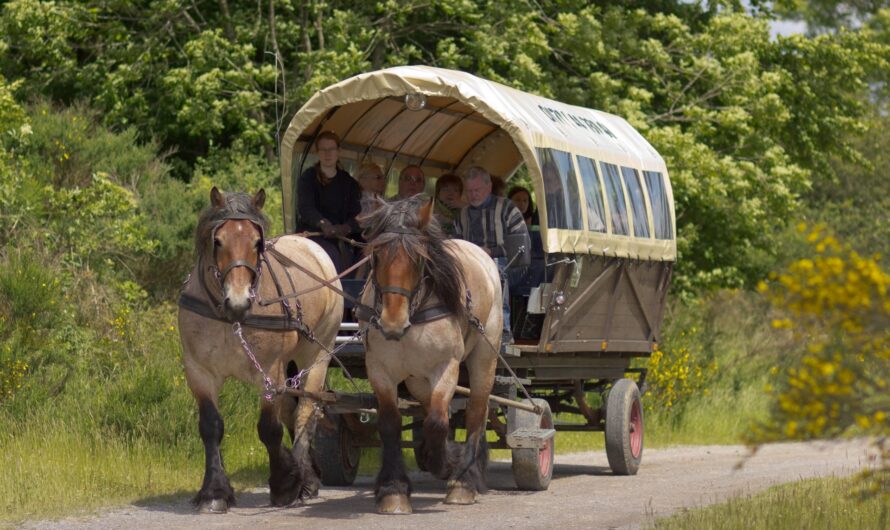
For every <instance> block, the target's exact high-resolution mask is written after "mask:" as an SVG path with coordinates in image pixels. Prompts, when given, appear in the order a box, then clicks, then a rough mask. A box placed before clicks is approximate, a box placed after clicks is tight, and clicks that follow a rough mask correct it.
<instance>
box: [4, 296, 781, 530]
mask: <svg viewBox="0 0 890 530" xmlns="http://www.w3.org/2000/svg"><path fill="white" fill-rule="evenodd" d="M756 304H757V302H756V300H755V299H753V298H752V297H749V295H747V294H738V293H735V294H729V295H725V296H723V297H722V298H717V299H711V300H708V301H705V302H702V303H701V304H699V305H697V306H695V307H693V308H692V309H691V310H690V309H689V308H686V307H684V308H679V307H674V308H673V315H676V316H675V317H674V318H669V319H668V322H667V324H666V328H665V329H666V333H665V336H666V338H667V339H668V340H669V339H670V336H671V333H679V331H677V330H683V329H688V328H689V327H690V326H692V325H696V326H699V327H700V328H701V329H702V332H701V333H699V334H697V335H695V337H696V338H695V340H697V341H700V348H699V349H700V350H701V351H702V352H704V353H703V354H706V355H713V357H714V360H715V361H716V364H717V369H716V371H715V372H714V373H713V374H711V375H710V376H709V379H708V380H707V381H706V389H707V392H699V393H696V394H693V395H690V396H688V397H686V398H685V399H684V400H683V401H682V402H681V403H678V404H675V405H674V406H672V407H670V408H668V409H666V408H663V407H661V408H660V407H658V406H654V405H653V404H652V403H650V401H651V397H650V396H644V404H645V406H646V409H645V428H646V432H645V446H646V447H648V448H654V447H665V446H670V445H694V444H721V443H725V444H732V443H738V441H739V438H740V435H741V434H742V433H743V432H744V430H745V429H746V426H747V425H748V424H749V422H750V420H752V419H755V418H758V417H762V415H763V413H764V412H765V410H766V399H767V398H766V395H765V394H764V393H763V387H764V385H765V384H766V382H767V380H768V372H769V368H770V366H772V365H774V364H775V363H776V362H778V361H777V360H776V359H779V358H781V353H782V352H783V351H784V346H783V345H782V344H781V343H779V342H775V340H776V339H774V338H770V337H767V336H766V335H765V334H762V332H761V331H760V328H765V327H767V323H768V320H767V316H766V315H765V314H763V312H760V311H758V310H756V307H755V306H756ZM174 313H175V312H174V311H172V310H170V309H169V308H167V309H155V310H149V311H147V312H145V313H144V314H139V315H135V314H134V315H132V318H131V319H130V321H129V324H126V325H127V326H128V327H126V329H123V330H122V331H126V335H125V336H124V338H123V339H122V340H124V343H123V344H117V345H115V344H111V345H108V346H104V347H106V348H108V350H107V351H106V350H103V349H101V348H100V349H95V348H96V347H97V346H90V345H92V344H94V342H87V343H86V344H87V346H84V347H83V348H82V349H81V350H78V351H81V352H90V354H91V355H94V356H96V359H93V358H84V359H79V358H75V359H74V360H73V361H71V362H72V363H73V364H72V365H71V366H70V367H69V369H68V370H69V372H70V374H69V375H65V377H64V379H63V380H64V381H66V382H65V384H64V387H63V388H64V390H62V391H60V392H58V393H57V394H53V393H52V392H48V391H47V390H46V388H44V387H47V386H51V385H47V384H42V385H35V386H34V387H32V388H30V389H25V390H23V391H22V392H23V393H22V394H21V395H20V396H16V398H15V399H13V400H11V401H8V402H5V403H3V406H2V407H0V469H3V470H4V472H3V473H0V521H7V522H17V521H21V520H24V519H40V518H51V517H59V516H63V515H72V514H77V513H84V512H91V511H95V510H96V509H98V508H100V507H105V506H110V505H119V504H124V503H132V502H137V503H138V502H151V501H152V500H153V499H159V498H166V497H169V496H171V495H176V496H182V495H186V496H189V497H190V496H192V495H193V494H194V493H195V492H196V491H197V489H198V488H199V487H200V484H201V480H202V477H203V461H204V456H203V446H202V444H201V441H200V437H199V436H198V428H197V412H196V407H195V405H194V402H193V400H192V398H191V395H190V394H189V392H188V389H187V388H186V386H185V384H184V381H183V376H182V368H181V365H180V361H179V355H180V354H179V341H178V336H177V334H176V332H175V327H174V326H173V324H174V321H173V316H172V314H174ZM71 340H84V341H86V340H87V339H83V338H80V337H79V336H75V337H74V339H71ZM100 346H101V344H100ZM78 355H85V353H79V354H78ZM102 355H105V356H107V359H105V358H104V357H101V356H102ZM334 372H336V371H334ZM334 372H332V374H333V373H334ZM332 378H334V379H336V376H334V375H332ZM35 383H37V381H35ZM40 383H43V381H40ZM343 383H344V382H343V381H342V380H337V382H336V386H337V387H338V388H341V389H342V390H344V391H352V389H351V387H350V386H344V385H343ZM359 383H360V384H361V385H363V387H362V390H369V389H368V388H364V386H366V382H364V381H360V382H359ZM51 390H53V391H55V389H51ZM590 398H591V401H592V402H593V403H595V400H596V399H599V397H598V396H590ZM258 399H259V398H258V395H257V392H256V391H255V390H254V389H251V388H248V387H247V386H245V385H243V384H241V383H238V382H235V381H230V382H229V383H227V384H226V386H225V388H224V391H223V395H222V396H221V400H220V403H221V414H222V416H223V418H224V421H225V428H226V436H225V439H224V441H223V447H222V449H223V454H224V458H225V463H226V469H227V470H228V472H229V476H230V477H231V479H232V482H233V486H234V487H235V489H236V493H237V492H241V491H244V490H245V489H251V488H255V487H259V486H264V485H265V483H266V480H267V477H268V463H267V454H266V449H265V447H264V446H263V445H262V443H261V442H260V441H259V439H258V437H257V434H256V421H257V417H258V416H257V415H258V405H257V404H258ZM557 419H558V420H564V421H572V422H577V423H582V420H581V418H580V417H577V416H575V417H572V415H560V416H558V418H557ZM492 434H493V433H489V436H492ZM462 438H463V436H462V435H460V434H459V435H458V439H462ZM405 439H410V433H406V434H405ZM603 444H604V437H603V434H602V433H598V432H588V433H583V432H560V433H558V434H557V438H556V451H557V454H565V453H570V452H579V451H588V450H594V451H596V450H603V446H604V445H603ZM404 454H405V457H406V463H407V464H408V465H409V466H411V467H414V462H413V451H412V450H410V449H406V450H404ZM491 457H492V458H494V459H509V458H510V452H509V451H507V450H496V451H492V455H491ZM379 462H380V459H379V449H377V448H368V449H365V450H363V452H362V457H361V463H360V467H359V473H361V474H363V475H372V474H374V473H376V472H377V470H378V469H379ZM644 462H645V456H644ZM644 465H645V463H644Z"/></svg>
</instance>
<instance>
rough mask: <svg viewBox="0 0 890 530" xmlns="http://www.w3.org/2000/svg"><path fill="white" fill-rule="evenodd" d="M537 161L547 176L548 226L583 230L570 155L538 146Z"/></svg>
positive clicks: (545, 176)
mask: <svg viewBox="0 0 890 530" xmlns="http://www.w3.org/2000/svg"><path fill="white" fill-rule="evenodd" d="M538 159H539V160H540V163H541V172H542V173H543V175H544V200H545V201H546V205H547V226H548V227H550V228H569V229H574V230H580V229H581V228H582V227H581V202H580V200H579V199H578V181H577V180H576V178H575V168H574V166H572V157H571V155H569V154H568V153H566V152H565V151H558V150H556V149H544V148H540V147H539V148H538Z"/></svg>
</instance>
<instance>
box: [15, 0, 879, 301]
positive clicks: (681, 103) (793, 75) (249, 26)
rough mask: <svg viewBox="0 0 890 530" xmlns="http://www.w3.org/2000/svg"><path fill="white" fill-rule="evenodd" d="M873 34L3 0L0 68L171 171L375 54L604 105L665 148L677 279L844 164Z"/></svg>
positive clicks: (696, 14) (756, 273)
mask: <svg viewBox="0 0 890 530" xmlns="http://www.w3.org/2000/svg"><path fill="white" fill-rule="evenodd" d="M878 19H880V17H878ZM880 20H883V19H880ZM873 26H874V25H873ZM886 35H887V32H883V33H882V32H881V31H878V30H872V29H863V30H861V31H851V32H839V33H836V34H829V35H822V36H819V37H813V38H808V37H804V36H795V37H792V38H779V39H774V38H771V37H770V32H769V24H768V20H767V19H766V18H763V17H762V16H752V15H749V14H747V13H745V12H744V11H742V10H741V7H740V6H738V5H735V4H734V3H732V2H730V3H716V4H711V3H709V7H703V6H702V5H700V4H696V3H684V2H671V1H658V2H656V1H649V2H642V1H641V2H625V3H622V4H620V5H615V4H612V3H607V2H593V3H591V2H586V1H580V0H542V1H538V2H529V1H528V0H507V1H503V2H470V1H467V0H432V1H423V2H421V1H419V0H410V1H406V2H395V1H392V0H381V1H378V2H355V1H335V2H321V1H316V0H309V1H292V0H284V1H280V0H270V1H268V2H260V3H256V2H245V1H242V0H217V1H215V2H209V1H206V0H204V1H192V0H189V1H188V2H186V1H185V0H118V1H113V2H107V1H104V0H103V1H99V0H88V1H85V2H80V1H78V2H74V1H70V0H57V1H52V2H50V1H45V0H12V1H9V2H6V3H4V4H3V6H2V12H0V73H2V74H3V75H5V76H6V77H7V78H8V79H11V80H15V82H16V83H18V85H17V86H18V90H17V93H18V94H21V95H29V96H33V95H35V94H40V95H42V96H44V97H48V98H50V99H51V100H53V101H58V102H62V103H71V102H73V101H76V100H90V101H91V102H93V104H94V105H96V106H97V108H98V109H99V110H100V111H101V113H102V117H103V121H104V122H105V124H106V125H108V126H110V127H112V128H114V129H121V130H122V129H124V128H131V130H133V131H136V133H137V135H138V138H139V139H140V140H142V141H150V140H152V139H157V141H159V143H160V146H161V147H162V148H163V149H167V150H172V151H174V153H173V154H172V156H171V157H170V158H169V159H168V160H169V161H170V163H171V164H172V165H173V167H174V171H175V172H176V174H178V175H180V176H181V177H183V178H184V179H185V180H188V178H189V175H190V174H191V172H192V171H193V169H194V164H195V163H196V162H197V160H198V159H200V158H201V157H205V156H207V155H208V154H210V153H213V152H214V151H216V150H220V149H226V150H232V152H237V153H244V154H249V155H251V156H253V155H257V154H261V155H263V156H265V157H266V158H267V159H268V160H270V161H271V160H273V159H274V156H273V155H274V151H275V147H276V140H277V136H278V134H279V133H280V131H281V129H282V127H283V126H284V125H285V124H286V123H287V120H288V119H289V117H290V116H291V115H292V113H293V112H294V111H295V110H296V109H297V108H298V107H299V105H301V104H302V103H303V102H305V101H306V100H307V99H308V98H309V97H310V96H311V95H312V94H313V93H314V92H315V91H317V90H319V89H320V88H323V87H325V86H327V85H329V84H331V83H333V82H336V81H339V80H341V79H344V78H346V77H348V76H351V75H354V74H357V73H360V72H363V71H367V70H370V69H376V68H382V67H387V66H393V65H402V64H415V63H421V64H430V65H435V66H442V67H447V68H458V69H462V70H466V71H469V72H472V73H475V74H477V75H480V76H482V77H486V78H489V79H492V80H495V81H499V82H502V83H505V84H507V85H510V86H513V87H516V88H518V89H521V90H525V91H529V92H533V93H537V94H541V95H544V96H547V97H553V98H556V99H559V100H561V101H565V102H568V103H572V104H577V105H582V106H586V107H592V108H597V109H601V110H604V111H608V112H612V113H615V114H618V115H620V116H623V117H626V118H627V119H628V120H630V122H631V123H632V124H634V125H635V126H636V127H638V128H639V129H640V130H641V132H642V133H643V134H644V136H645V137H646V138H647V139H649V141H650V142H652V143H653V144H654V145H655V147H656V148H657V149H658V150H659V151H660V152H661V153H662V154H663V155H664V156H665V158H666V159H667V163H668V167H669V169H670V171H671V176H672V180H673V184H674V190H675V197H676V200H677V212H678V232H679V234H680V241H679V246H680V252H681V255H680V262H679V269H678V271H677V275H676V278H677V282H676V285H677V286H679V287H680V288H681V289H688V288H693V287H696V286H715V285H740V284H744V283H745V282H750V281H751V280H752V279H755V278H758V277H761V276H762V275H763V274H764V273H765V271H766V270H768V269H769V268H770V267H771V265H772V263H773V261H774V260H775V251H774V245H775V240H776V239H775V237H776V236H775V234H776V233H778V232H779V231H780V230H781V227H782V226H781V225H782V221H781V220H783V219H788V218H790V217H791V216H792V214H793V212H794V210H795V208H796V207H797V205H798V198H799V197H800V196H801V194H803V193H805V192H806V191H807V190H808V189H809V188H810V186H811V184H812V183H813V182H820V181H825V182H833V181H835V180H836V178H837V175H836V174H835V169H834V168H835V166H833V165H832V164H831V161H832V160H849V161H856V160H857V158H858V152H857V150H856V144H855V143H854V141H853V140H854V137H855V136H856V135H857V134H861V133H862V132H863V131H864V128H865V121H864V120H863V117H864V116H865V115H866V109H867V107H868V106H869V100H868V97H867V92H868V90H869V83H870V82H872V81H874V80H875V79H877V78H879V77H880V75H882V74H880V72H885V71H887V70H888V64H887V58H888V56H890V54H888V47H887V46H888V43H890V41H888V40H887V39H885V38H883V37H882V36H886ZM777 220H778V221H777Z"/></svg>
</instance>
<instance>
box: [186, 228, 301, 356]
mask: <svg viewBox="0 0 890 530" xmlns="http://www.w3.org/2000/svg"><path fill="white" fill-rule="evenodd" d="M230 220H246V221H250V222H251V223H252V224H253V225H254V226H255V227H256V228H257V230H258V231H259V233H260V245H259V251H258V256H257V262H256V265H254V264H253V263H250V262H249V261H247V260H234V261H232V262H231V263H229V264H228V265H227V266H226V268H225V269H224V270H222V271H220V270H219V268H218V267H217V266H216V263H215V262H216V248H215V247H214V251H213V257H214V263H211V264H210V265H207V266H206V267H205V266H203V263H201V262H200V261H199V264H198V265H199V266H198V278H197V281H198V283H199V284H200V285H201V288H202V290H203V292H204V296H205V298H204V299H202V298H200V297H197V296H194V295H192V294H190V293H187V292H185V286H186V285H188V283H189V281H191V277H189V278H186V280H185V282H184V283H183V290H182V291H181V292H180V294H179V305H180V307H182V308H183V309H186V310H188V311H191V312H192V313H195V314H198V315H201V316H203V317H205V318H210V319H213V320H218V321H220V322H226V323H232V322H231V321H230V320H229V319H228V318H227V317H226V316H225V314H224V312H223V301H222V300H220V299H218V298H217V297H216V296H215V295H214V294H213V292H212V291H211V289H210V288H209V287H208V285H207V281H208V278H207V275H206V273H207V272H210V273H211V277H212V278H213V280H214V281H215V282H216V287H217V288H219V289H220V290H222V289H223V282H224V281H225V279H226V276H228V274H229V273H230V272H232V270H234V269H235V268H237V267H245V268H247V269H248V270H250V271H251V272H253V275H254V279H253V283H252V284H251V286H250V296H251V298H252V299H256V300H257V303H258V304H260V305H263V306H266V305H271V304H272V303H278V304H280V306H281V314H280V315H254V314H248V315H247V316H246V317H245V318H244V320H243V321H242V322H240V324H243V325H244V326H247V327H252V328H258V329H265V330H273V331H297V332H298V333H300V334H301V335H303V336H305V337H307V338H309V339H310V340H315V337H314V335H313V333H312V330H311V329H309V327H308V326H307V325H306V324H305V323H304V322H303V308H302V307H301V305H300V301H299V300H296V303H295V308H291V306H290V304H289V303H288V301H287V300H288V298H290V297H289V296H286V295H285V293H284V288H283V287H282V284H281V281H280V280H279V278H278V275H276V274H275V269H274V267H272V262H271V261H270V256H271V257H272V258H273V259H274V260H275V261H277V262H278V263H281V260H280V258H279V257H283V255H282V254H281V253H280V252H279V251H277V250H275V241H276V240H275V239H273V240H266V239H265V237H264V233H263V227H262V226H261V225H260V224H259V223H257V222H255V221H254V219H253V218H252V217H251V216H249V215H245V214H239V213H231V214H229V215H228V216H226V217H225V218H223V219H221V220H220V221H219V222H218V224H217V225H216V226H215V227H214V228H213V231H212V232H211V241H214V240H215V239H216V231H217V230H218V229H219V228H220V227H221V226H222V225H223V224H224V223H225V222H226V221H230ZM264 263H265V265H266V267H263V264H264ZM264 268H265V270H267V271H268V276H269V277H270V278H271V279H272V283H273V284H274V285H275V289H276V291H277V292H278V295H279V296H278V298H276V299H275V300H273V301H271V302H263V301H261V300H258V298H259V297H258V295H257V288H258V287H259V284H260V279H261V277H262V276H263V270H264ZM283 269H284V275H285V276H286V278H287V282H288V283H289V284H290V287H291V289H295V285H294V282H293V278H291V276H290V273H289V272H288V271H287V269H286V268H283Z"/></svg>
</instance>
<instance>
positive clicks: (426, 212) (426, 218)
mask: <svg viewBox="0 0 890 530" xmlns="http://www.w3.org/2000/svg"><path fill="white" fill-rule="evenodd" d="M417 216H418V217H419V218H420V227H419V228H420V229H421V230H423V229H424V228H426V227H427V225H429V224H430V221H432V220H433V199H430V200H429V202H427V203H426V204H424V205H423V206H421V207H420V210H419V211H418V212H417Z"/></svg>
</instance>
